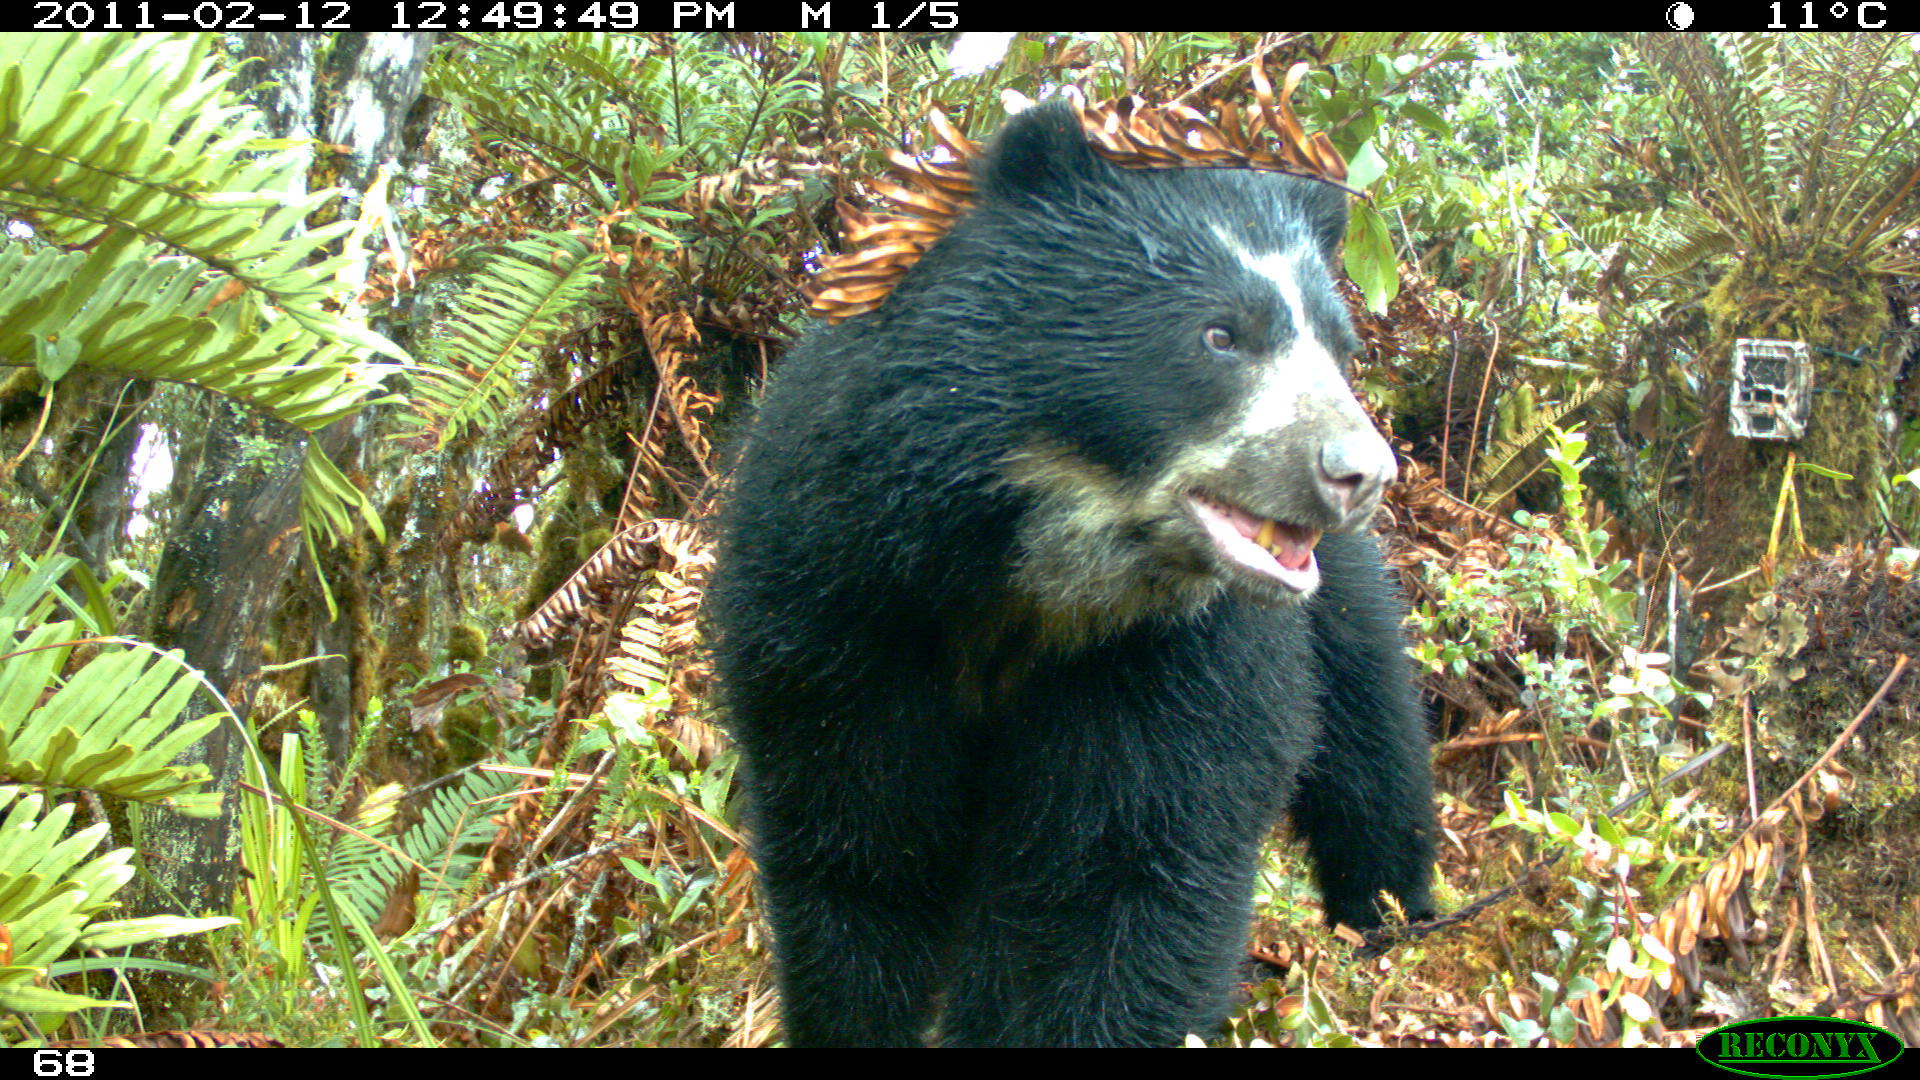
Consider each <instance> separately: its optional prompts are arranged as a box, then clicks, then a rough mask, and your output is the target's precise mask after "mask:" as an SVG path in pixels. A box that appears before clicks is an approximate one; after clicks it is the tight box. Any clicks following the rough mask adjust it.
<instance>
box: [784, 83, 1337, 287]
mask: <svg viewBox="0 0 1920 1080" xmlns="http://www.w3.org/2000/svg"><path fill="white" fill-rule="evenodd" d="M1308 70H1309V66H1308V65H1307V64H1306V63H1305V62H1304V61H1303V62H1301V63H1298V64H1295V65H1294V66H1293V67H1292V68H1291V69H1290V70H1289V71H1288V72H1287V77H1286V79H1285V80H1284V81H1283V82H1282V83H1281V87H1280V93H1279V94H1278V95H1277V96H1276V95H1275V94H1274V92H1273V86H1272V84H1271V83H1269V82H1268V81H1267V77H1266V74H1265V73H1264V72H1263V71H1261V69H1260V67H1259V65H1255V66H1254V67H1253V68H1252V74H1253V89H1254V100H1255V102H1256V103H1257V108H1254V109H1242V108H1238V107H1236V106H1233V105H1230V104H1224V103H1223V104H1221V105H1220V116H1219V119H1218V120H1217V121H1209V120H1208V119H1207V118H1206V117H1205V116H1204V115H1203V114H1201V113H1200V112H1199V111H1198V110H1196V109H1193V108H1190V107H1188V106H1185V105H1149V104H1147V103H1146V102H1145V101H1143V100H1142V99H1140V98H1139V97H1125V98H1120V99H1118V100H1115V101H1109V102H1103V103H1100V104H1097V105H1088V104H1085V103H1083V102H1082V101H1080V100H1079V99H1078V98H1077V97H1073V96H1071V95H1070V98H1069V99H1070V101H1071V103H1072V106H1073V111H1074V115H1075V116H1076V117H1077V118H1078V119H1079V121H1080V127H1081V130H1083V131H1084V132H1086V135H1087V141H1088V142H1089V143H1090V144H1091V145H1092V146H1093V149H1094V150H1095V152H1097V153H1098V154H1100V156H1102V157H1104V158H1106V159H1107V160H1109V161H1112V162H1114V163H1115V164H1117V165H1120V166H1123V167H1125V168H1133V169H1263V170H1267V171H1270V172H1283V173H1288V174H1291V175H1294V176H1303V177H1306V178H1308V179H1311V180H1318V181H1321V182H1323V183H1328V184H1333V185H1334V186H1336V187H1339V188H1341V189H1342V190H1346V191H1352V189H1351V188H1348V187H1347V186H1346V184H1345V180H1346V178H1347V163H1346V161H1345V160H1344V159H1342V158H1341V157H1340V154H1339V152H1338V151H1337V150H1335V149H1334V148H1333V143H1332V141H1331V140H1329V139H1328V138H1327V135H1326V133H1325V132H1315V133H1313V134H1311V135H1309V134H1307V132H1306V129H1304V128H1303V127H1301V125H1300V120H1299V118H1298V117H1297V116H1295V115H1294V112H1293V107H1292V106H1291V105H1290V104H1289V103H1288V100H1289V99H1290V98H1291V97H1292V96H1293V91H1294V89H1295V88H1297V87H1298V86H1299V85H1300V80H1301V79H1303V78H1305V77H1306V74H1307V71H1308ZM927 122H928V125H929V126H930V127H931V129H932V132H933V141H934V143H935V145H936V146H938V147H939V148H940V149H941V150H942V151H944V154H943V155H942V160H938V161H935V160H929V159H927V158H924V157H919V158H917V157H914V156H912V155H909V154H903V153H900V152H898V151H894V152H892V153H889V154H888V155H887V161H888V163H889V164H890V166H891V172H892V174H893V176H894V178H895V179H896V180H897V181H898V183H893V184H887V183H878V184H875V185H873V190H874V193H875V194H877V195H878V196H880V198H881V199H882V200H883V201H884V202H885V203H887V204H889V205H888V206H887V207H886V208H885V209H881V210H877V211H872V212H869V211H863V210H857V209H854V208H853V207H851V206H849V205H847V204H846V203H841V204H840V206H839V211H840V219H841V223H842V226H843V233H844V236H845V239H846V245H847V250H846V252H845V253H843V254H840V255H836V256H834V257H832V258H830V259H828V260H827V262H826V265H825V266H824V267H823V268H822V269H821V271H820V273H818V274H817V275H815V276H814V279H813V282H812V284H811V286H810V287H809V290H808V291H809V293H810V295H811V303H810V305H809V310H810V311H811V312H812V313H813V314H814V315H817V316H820V317H822V318H825V319H826V320H827V321H828V322H839V321H841V320H842V319H847V318H851V317H853V316H855V315H861V314H865V313H866V312H869V311H872V310H874V309H875V308H877V307H879V306H880V305H881V304H882V303H883V302H885V300H886V298H887V295H888V294H889V293H891V292H892V291H893V288H894V286H895V285H897V284H898V283H899V281H900V279H901V277H903V276H904V275H905V274H906V272H907V270H908V268H909V267H911V266H913V264H914V263H916V262H918V261H920V257H921V256H922V255H925V254H926V253H927V250H928V249H929V248H931V247H932V246H933V245H934V244H935V243H937V242H938V241H939V239H940V238H941V237H943V236H945V235H946V234H947V232H948V230H950V229H951V228H952V227H953V224H954V222H956V221H958V220H959V219H960V217H961V215H963V214H965V213H966V212H967V209H968V208H969V207H970V206H972V205H973V199H974V184H973V176H972V174H971V173H970V172H969V171H968V166H967V163H968V162H969V161H971V160H972V159H974V158H975V157H978V156H979V153H980V148H979V146H978V145H977V144H975V143H974V142H973V141H972V140H970V139H968V138H967V137H966V136H965V135H963V134H961V133H960V130H959V129H958V128H956V127H954V126H953V124H952V122H951V121H949V120H948V119H947V117H946V115H945V114H943V113H942V112H940V110H938V109H934V110H932V111H931V112H929V113H928V115H927ZM1355 194H1358V193H1357V192H1355Z"/></svg>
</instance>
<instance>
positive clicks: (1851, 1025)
mask: <svg viewBox="0 0 1920 1080" xmlns="http://www.w3.org/2000/svg"><path fill="white" fill-rule="evenodd" d="M1693 1048H1694V1049H1695V1050H1697V1051H1699V1053H1700V1056H1701V1057H1703V1058H1705V1059H1707V1063H1708V1064H1709V1065H1716V1066H1719V1067H1720V1068H1722V1069H1725V1070H1727V1071H1728V1072H1736V1073H1744V1074H1745V1075H1747V1076H1777V1077H1795V1078H1803V1077H1815V1076H1855V1075H1858V1074H1860V1073H1864V1072H1872V1071H1873V1070H1875V1069H1878V1068H1880V1067H1881V1066H1883V1065H1890V1064H1892V1063H1893V1060H1894V1059H1895V1058H1897V1057H1899V1056H1900V1055H1901V1054H1902V1053H1903V1052H1905V1050H1906V1047H1905V1046H1904V1045H1903V1044H1902V1043H1901V1042H1900V1039H1899V1038H1898V1037H1897V1036H1895V1035H1894V1034H1893V1033H1892V1032H1890V1031H1886V1030H1884V1029H1881V1028H1877V1027H1874V1026H1873V1025H1872V1024H1867V1023H1862V1022H1861V1021H1858V1020H1841V1019H1839V1018H1838V1017H1833V1016H1769V1017H1765V1018H1763V1019H1760V1020H1742V1021H1740V1022H1739V1023H1735V1024H1728V1025H1727V1026H1725V1027H1721V1028H1715V1029H1713V1030H1712V1031H1709V1032H1707V1033H1706V1034H1705V1035H1702V1036H1700V1041H1699V1042H1697V1043H1694V1044H1693Z"/></svg>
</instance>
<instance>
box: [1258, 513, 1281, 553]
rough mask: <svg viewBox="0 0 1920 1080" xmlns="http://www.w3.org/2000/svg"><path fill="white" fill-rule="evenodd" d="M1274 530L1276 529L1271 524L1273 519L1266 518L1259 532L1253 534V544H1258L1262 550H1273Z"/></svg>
mask: <svg viewBox="0 0 1920 1080" xmlns="http://www.w3.org/2000/svg"><path fill="white" fill-rule="evenodd" d="M1275 529H1276V526H1275V525H1274V523H1273V519H1272V518H1268V519H1267V520H1266V521H1265V522H1264V523H1262V524H1261V526H1260V531H1259V532H1258V533H1255V534H1254V537H1253V542H1254V543H1256V544H1259V545H1260V546H1261V547H1263V548H1266V549H1267V550H1268V551H1272V550H1273V534H1274V531H1275Z"/></svg>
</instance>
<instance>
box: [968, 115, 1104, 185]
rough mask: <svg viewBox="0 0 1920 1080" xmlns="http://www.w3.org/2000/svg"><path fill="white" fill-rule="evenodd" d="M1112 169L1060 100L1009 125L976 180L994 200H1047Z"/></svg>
mask: <svg viewBox="0 0 1920 1080" xmlns="http://www.w3.org/2000/svg"><path fill="white" fill-rule="evenodd" d="M1108 167H1109V166H1107V164H1106V163H1105V162H1103V161H1101V160H1100V159H1099V158H1098V157H1096V156H1095V155H1094V152H1093V148H1092V147H1091V146H1088V145H1087V136H1086V134H1085V133H1084V132H1082V131H1081V130H1080V120H1079V118H1077V117H1075V116H1074V115H1073V110H1072V109H1071V108H1070V107H1068V105H1067V103H1066V102H1064V101H1059V100H1054V101H1049V102H1047V103H1046V104H1044V105H1036V106H1034V107H1033V108H1031V109H1028V110H1027V111H1025V112H1023V113H1020V114H1019V115H1018V116H1015V117H1013V118H1012V119H1010V120H1008V121H1007V123H1006V126H1005V127H1003V128H1001V129H1000V134H999V136H998V137H997V138H996V139H995V140H994V143H993V148H992V150H991V151H989V152H988V153H987V155H986V157H985V158H984V159H983V162H982V164H981V167H980V171H979V174H978V176H977V178H976V179H977V181H978V183H979V185H980V190H981V193H982V194H984V195H986V196H987V197H988V198H1002V199H1011V200H1016V201H1017V200H1023V199H1038V200H1041V201H1043V202H1044V201H1048V200H1049V198H1051V197H1057V196H1060V195H1063V194H1064V193H1065V192H1066V191H1068V190H1069V189H1071V188H1074V187H1077V186H1079V185H1081V184H1084V183H1086V182H1087V181H1088V180H1090V179H1092V178H1094V177H1096V176H1098V175H1099V174H1100V171H1101V170H1103V169H1105V168H1108Z"/></svg>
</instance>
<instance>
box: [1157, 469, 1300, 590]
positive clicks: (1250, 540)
mask: <svg viewBox="0 0 1920 1080" xmlns="http://www.w3.org/2000/svg"><path fill="white" fill-rule="evenodd" d="M1187 504H1188V505H1189V506H1190V507H1192V509H1193V516H1194V517H1196V518H1198V519H1199V521H1200V524H1201V526H1202V527H1204V528H1205V529H1206V530H1207V535H1208V536H1209V537H1211V538H1212V540H1213V544H1214V547H1215V548H1217V549H1218V550H1219V552H1220V554H1221V555H1223V556H1225V557H1226V559H1227V561H1229V562H1231V563H1233V564H1234V565H1235V566H1238V567H1241V568H1243V569H1245V570H1247V571H1250V572H1252V573H1254V574H1256V575H1258V576H1260V577H1263V578H1267V579H1270V580H1273V581H1278V582H1279V583H1280V584H1282V585H1285V586H1286V587H1287V588H1289V589H1291V590H1293V591H1294V592H1298V593H1304V592H1309V591H1311V590H1312V589H1313V587H1314V586H1316V585H1318V584H1319V583H1320V564H1319V562H1318V561H1317V560H1315V559H1314V557H1313V546H1314V545H1315V544H1317V543H1319V542H1320V530H1319V529H1309V528H1307V527H1306V526H1304V525H1289V524H1287V523H1286V522H1284V521H1275V520H1273V519H1272V518H1264V517H1261V516H1259V515H1258V514H1255V513H1253V512H1252V511H1250V510H1244V509H1242V508H1240V507H1238V506H1234V505H1232V504H1231V503H1226V502H1222V501H1220V500H1219V499H1216V498H1213V497H1212V496H1209V495H1203V494H1201V493H1200V492H1197V491H1195V492H1190V493H1188V495H1187Z"/></svg>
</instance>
